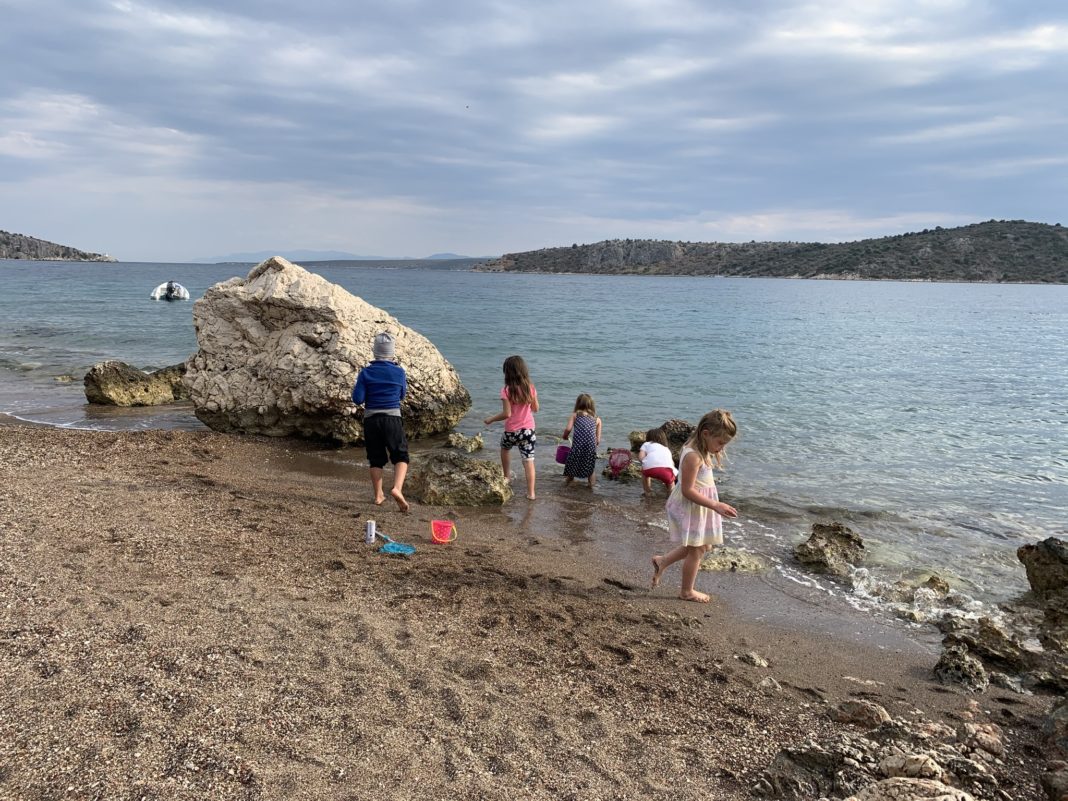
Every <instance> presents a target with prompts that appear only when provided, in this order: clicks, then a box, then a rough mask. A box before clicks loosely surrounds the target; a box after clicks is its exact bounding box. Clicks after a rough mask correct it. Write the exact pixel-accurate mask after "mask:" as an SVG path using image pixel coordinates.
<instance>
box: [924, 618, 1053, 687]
mask: <svg viewBox="0 0 1068 801" xmlns="http://www.w3.org/2000/svg"><path fill="white" fill-rule="evenodd" d="M941 628H942V630H943V631H944V632H946V636H945V637H944V638H943V640H942V643H943V644H944V645H956V644H963V645H965V646H967V648H968V651H969V652H970V653H972V654H975V656H977V657H979V658H980V659H982V660H983V664H985V665H990V666H993V667H996V668H1000V669H1001V670H1005V671H1008V672H1010V673H1019V672H1020V671H1023V670H1027V669H1028V668H1029V667H1031V666H1032V665H1034V664H1035V659H1036V658H1037V655H1036V654H1034V653H1032V652H1030V651H1028V650H1027V649H1026V648H1024V646H1023V644H1022V643H1021V642H1020V641H1019V640H1017V639H1016V638H1015V637H1014V636H1013V635H1012V634H1011V633H1009V632H1008V631H1007V630H1006V629H1005V628H1004V627H1003V626H1001V625H1000V624H999V623H997V622H996V621H995V620H993V619H992V618H989V617H981V618H978V619H977V620H972V619H970V618H962V617H951V618H947V619H946V620H944V621H943V623H942V625H941Z"/></svg>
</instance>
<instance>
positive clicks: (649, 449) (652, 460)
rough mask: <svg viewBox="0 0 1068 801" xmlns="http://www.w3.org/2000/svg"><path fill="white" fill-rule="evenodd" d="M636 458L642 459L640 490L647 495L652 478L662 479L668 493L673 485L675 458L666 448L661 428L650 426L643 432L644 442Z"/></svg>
mask: <svg viewBox="0 0 1068 801" xmlns="http://www.w3.org/2000/svg"><path fill="white" fill-rule="evenodd" d="M638 458H639V459H641V460H642V491H643V492H644V493H645V494H646V495H648V494H649V493H650V492H652V491H653V479H654V478H655V479H656V480H657V481H663V482H664V486H665V487H667V491H668V492H669V493H670V492H671V490H672V488H673V487H674V486H675V475H676V474H677V473H678V472H679V471H678V470H676V469H675V460H674V459H673V458H672V456H671V449H670V448H668V441H667V435H666V434H664V429H662V428H650V429H649V430H648V431H646V432H645V442H643V443H642V446H641V448H639V449H638Z"/></svg>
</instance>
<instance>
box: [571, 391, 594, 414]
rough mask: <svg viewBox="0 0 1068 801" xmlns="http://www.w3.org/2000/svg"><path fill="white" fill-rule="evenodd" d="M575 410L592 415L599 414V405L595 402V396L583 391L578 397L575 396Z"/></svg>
mask: <svg viewBox="0 0 1068 801" xmlns="http://www.w3.org/2000/svg"><path fill="white" fill-rule="evenodd" d="M575 412H576V413H578V412H582V413H584V414H587V415H589V416H590V417H596V416H597V407H596V406H595V405H594V403H593V398H591V397H590V396H589V395H587V394H586V393H585V392H583V393H582V394H581V395H579V396H578V397H577V398H575Z"/></svg>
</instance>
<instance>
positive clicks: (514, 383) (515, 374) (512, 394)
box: [504, 356, 534, 403]
mask: <svg viewBox="0 0 1068 801" xmlns="http://www.w3.org/2000/svg"><path fill="white" fill-rule="evenodd" d="M504 385H505V386H506V387H507V388H508V400H509V401H510V402H511V403H531V402H533V400H534V393H533V392H531V391H530V373H529V372H528V371H527V363H526V362H525V361H523V357H522V356H509V357H508V358H507V359H505V360H504Z"/></svg>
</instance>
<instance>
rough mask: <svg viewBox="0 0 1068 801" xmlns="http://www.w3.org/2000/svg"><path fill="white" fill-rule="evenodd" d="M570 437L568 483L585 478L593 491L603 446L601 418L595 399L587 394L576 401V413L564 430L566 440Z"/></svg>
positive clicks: (567, 464) (566, 466)
mask: <svg viewBox="0 0 1068 801" xmlns="http://www.w3.org/2000/svg"><path fill="white" fill-rule="evenodd" d="M568 437H571V453H569V454H568V455H567V462H565V463H564V475H565V476H567V482H566V483H568V484H570V483H571V482H572V481H573V480H574V479H576V478H584V479H586V480H587V481H589V482H590V489H593V485H594V484H595V483H596V482H597V476H596V475H594V472H595V471H594V468H595V467H596V466H597V446H598V445H600V444H601V418H600V417H598V416H597V407H596V406H594V404H593V398H591V397H590V396H589V395H587V394H585V393H583V394H581V395H579V396H578V398H577V399H576V400H575V411H574V413H573V414H572V415H571V419H570V420H568V421H567V428H565V429H564V439H567V438H568Z"/></svg>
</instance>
